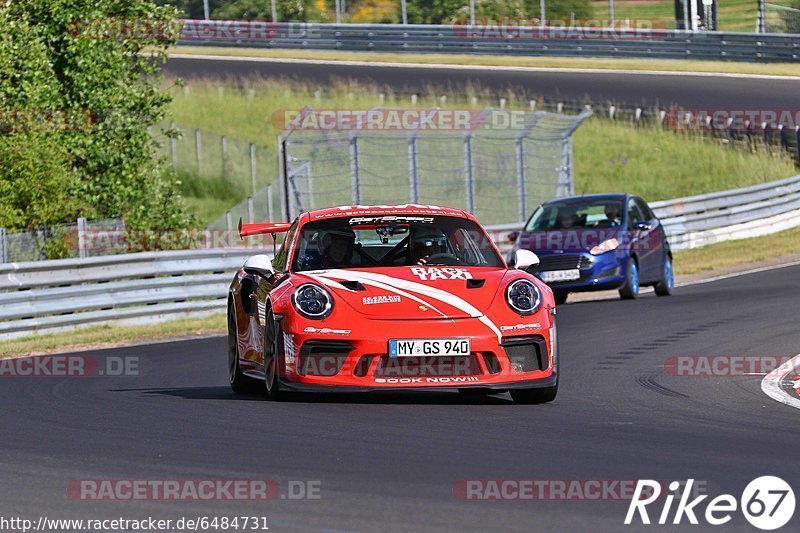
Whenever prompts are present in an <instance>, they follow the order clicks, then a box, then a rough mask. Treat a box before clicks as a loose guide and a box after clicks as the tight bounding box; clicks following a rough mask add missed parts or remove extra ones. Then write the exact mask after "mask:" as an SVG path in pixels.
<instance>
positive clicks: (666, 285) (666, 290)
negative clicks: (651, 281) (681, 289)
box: [656, 257, 675, 296]
mask: <svg viewBox="0 0 800 533" xmlns="http://www.w3.org/2000/svg"><path fill="white" fill-rule="evenodd" d="M674 288H675V273H674V272H673V271H672V259H670V258H669V257H667V259H666V260H665V261H664V272H663V274H662V276H661V280H660V281H659V282H658V283H657V284H656V294H657V295H659V296H669V295H670V294H672V289H674Z"/></svg>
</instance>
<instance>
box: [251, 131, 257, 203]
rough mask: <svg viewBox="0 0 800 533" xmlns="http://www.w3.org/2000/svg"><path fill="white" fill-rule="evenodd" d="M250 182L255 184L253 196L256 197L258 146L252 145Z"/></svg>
mask: <svg viewBox="0 0 800 533" xmlns="http://www.w3.org/2000/svg"><path fill="white" fill-rule="evenodd" d="M250 181H251V182H252V184H253V192H252V194H253V196H255V195H256V190H257V186H256V145H255V144H253V143H250Z"/></svg>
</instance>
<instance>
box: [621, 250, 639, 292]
mask: <svg viewBox="0 0 800 533" xmlns="http://www.w3.org/2000/svg"><path fill="white" fill-rule="evenodd" d="M627 272H628V274H627V276H626V277H625V284H624V285H623V286H622V287H621V288H620V289H619V295H620V297H621V298H622V299H623V300H633V299H634V298H636V297H637V296H639V268H638V267H637V266H636V261H634V260H633V259H628V268H627Z"/></svg>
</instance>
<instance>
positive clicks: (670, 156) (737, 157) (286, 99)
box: [171, 79, 796, 223]
mask: <svg viewBox="0 0 800 533" xmlns="http://www.w3.org/2000/svg"><path fill="white" fill-rule="evenodd" d="M187 87H188V88H187V89H186V90H183V89H174V100H173V103H172V106H171V112H172V115H173V118H174V121H175V122H176V124H178V125H181V126H184V127H188V128H200V129H202V130H204V131H207V132H215V133H217V134H220V135H227V136H228V137H229V138H230V139H232V140H233V139H239V140H246V141H249V142H253V143H256V144H258V145H260V146H263V147H264V149H263V154H262V155H263V159H262V160H260V161H259V165H258V168H259V169H260V173H259V180H260V183H262V184H263V183H269V182H271V181H272V180H273V179H274V178H275V176H277V169H278V165H277V157H276V156H277V136H278V134H279V133H280V131H281V129H282V123H281V122H280V120H277V121H276V120H275V117H274V116H273V114H274V113H276V112H278V111H279V110H299V109H301V108H302V107H303V106H305V105H310V106H312V107H315V108H317V109H368V108H370V107H373V106H377V105H383V106H385V107H389V108H391V107H411V106H412V104H411V101H410V96H408V95H399V94H395V93H390V92H386V93H385V94H384V99H383V101H382V102H381V101H380V99H379V89H377V88H375V87H372V86H368V85H367V86H365V85H359V84H357V83H355V82H344V81H342V82H339V83H335V84H333V85H332V86H329V87H325V88H321V87H317V86H314V85H309V84H298V83H290V82H286V81H275V80H272V81H264V80H255V79H254V80H245V81H244V82H243V83H242V85H241V87H237V86H236V85H234V84H232V83H220V82H215V81H192V82H190V83H189V85H188V86H187ZM439 96H440V92H436V91H434V90H429V91H426V92H425V93H424V94H421V95H419V99H418V101H417V104H416V106H417V107H426V108H431V107H436V106H440V105H441V101H440V100H439ZM506 96H507V98H508V105H509V106H510V107H525V106H527V104H528V102H527V101H523V100H521V99H516V100H515V99H514V95H513V94H507V95H506ZM473 98H475V99H476V100H475V101H474V102H473ZM492 105H497V103H496V101H495V100H493V99H492V97H491V96H490V94H489V93H488V92H486V91H484V90H482V89H480V88H478V87H465V88H464V89H463V93H462V94H459V95H456V94H452V93H451V94H449V95H448V98H447V101H446V104H445V106H446V107H453V108H476V109H477V108H484V107H487V106H492ZM457 144H458V146H457V147H456V148H453V147H452V146H451V147H449V148H451V149H449V150H444V149H443V150H442V152H441V153H439V154H427V160H428V161H431V160H432V159H434V160H435V159H438V160H439V161H437V163H438V165H437V168H438V167H442V168H443V169H445V167H447V165H448V162H449V159H452V160H453V161H455V163H454V164H456V163H457V164H458V165H461V163H462V162H463V155H462V154H463V152H462V151H461V150H462V148H461V144H460V142H459V143H457ZM232 145H233V144H232V141H230V142H229V147H230V146H232ZM242 146H245V147H246V146H247V144H246V143H242ZM420 146H422V144H420ZM574 148H575V151H574V153H575V173H576V174H575V181H576V192H579V193H589V192H610V191H629V192H633V193H636V194H640V195H641V196H643V197H644V198H646V199H648V200H660V199H667V198H675V197H680V196H688V195H692V194H702V193H706V192H713V191H718V190H723V189H729V188H735V187H742V186H746V185H753V184H756V183H761V182H763V181H767V180H773V179H780V178H785V177H787V176H791V175H793V174H795V173H796V171H795V169H794V164H793V162H792V160H791V158H790V157H788V156H787V155H786V154H784V153H782V152H780V151H778V152H777V153H768V152H767V151H766V150H765V149H763V148H761V149H756V150H748V149H742V148H740V147H734V146H730V145H725V144H723V143H722V142H721V141H718V140H710V139H705V138H701V137H697V136H693V135H688V134H685V133H675V132H672V131H664V130H662V129H661V128H660V127H658V126H643V127H640V128H635V127H633V126H632V125H630V124H628V123H625V122H612V121H610V120H607V119H604V118H599V117H593V118H592V119H590V120H589V121H587V122H586V123H585V124H584V125H583V126H581V128H579V129H578V131H577V132H576V134H575V137H574ZM295 150H299V148H296V149H295ZM422 150H423V148H420V157H422V156H423V155H425V154H423V153H422ZM453 150H456V151H457V152H458V153H455V152H453ZM182 151H186V152H188V155H187V156H186V158H187V159H186V162H185V165H184V166H183V167H182V168H187V169H189V170H187V171H186V172H185V173H184V175H183V176H182V181H183V182H184V183H183V185H182V187H183V193H184V195H185V197H186V199H187V203H188V204H189V206H190V207H191V208H192V209H194V210H195V214H196V215H197V216H198V218H199V219H200V220H204V221H205V220H210V219H213V217H215V216H218V215H220V214H222V213H224V210H225V209H226V207H230V206H232V205H233V204H234V203H236V201H237V200H240V199H242V198H244V197H245V196H246V195H247V191H248V190H249V180H250V175H249V167H248V162H249V158H248V157H247V154H244V153H240V154H239V156H237V157H236V158H233V156H231V157H232V159H236V161H239V164H238V167H237V168H238V173H237V176H238V177H237V178H235V179H233V178H231V177H230V176H229V179H228V180H227V181H225V180H222V179H221V178H220V175H219V172H217V173H216V174H214V173H213V172H212V173H210V174H204V175H202V176H201V178H198V179H193V178H192V177H191V174H192V171H191V169H192V168H193V165H194V163H193V162H192V161H191V158H192V157H193V155H192V154H193V151H194V144H193V133H192V134H190V135H186V138H185V139H184V141H182V142H181V143H180V145H179V152H181V153H182ZM245 151H246V150H245ZM240 152H241V150H240ZM400 152H402V153H400ZM450 152H453V153H450ZM260 153H261V152H260ZM295 153H297V152H295ZM342 153H343V154H345V155H346V150H345V151H344V152H342ZM392 153H393V154H394V152H392ZM328 155H330V154H328ZM341 155H342V154H339V156H340V157H339V159H342V158H341ZM317 156H320V154H317ZM509 157H511V158H512V160H513V154H512V155H511V156H509ZM405 158H406V155H405V150H404V149H403V150H400V151H399V152H398V153H397V154H394V155H392V156H391V157H390V156H387V157H386V158H384V159H382V160H367V159H366V157H365V160H364V161H363V162H364V164H365V168H369V167H370V165H378V167H377V168H379V169H380V170H381V171H382V172H390V173H392V175H393V176H394V175H395V174H397V177H399V179H400V180H401V181H398V183H401V182H402V180H404V179H405V178H403V177H402V176H403V175H405V174H404V173H405V172H407V168H406V165H407V163H406V159H405ZM448 158H449V159H448ZM208 159H209V157H208V156H207V155H206V156H204V162H205V163H206V164H209V165H211V164H212V163H211V162H209V161H208ZM345 164H349V163H347V162H346V161H344V160H338V159H337V160H331V161H329V162H327V163H324V164H320V163H317V166H316V167H315V174H316V175H324V174H325V173H326V172H329V173H334V171H336V172H338V174H342V173H345V174H347V173H348V172H349V171H348V170H342V169H341V168H339V167H341V166H342V165H345ZM230 165H231V166H232V167H235V166H236V165H233V162H231V163H230ZM212 166H213V165H212ZM511 167H513V164H512V165H511ZM511 167H509V169H506V170H507V171H508V172H506V173H513V168H511ZM373 170H374V168H373ZM428 174H430V172H429V173H428ZM369 176H370V174H369V173H368V172H365V173H364V180H365V183H366V181H367V180H368V179H369ZM448 176H449V174H448V173H447V171H446V169H445V170H443V171H442V172H441V176H440V177H439V178H438V179H439V181H440V182H441V183H444V182H445V181H447V180H449V177H448ZM450 177H452V176H450ZM421 179H429V176H428V177H427V178H426V176H425V175H424V173H423V175H422V176H421ZM450 181H453V183H452V184H450V183H449V182H448V185H447V187H448V188H447V189H446V190H445V188H444V187H442V192H441V193H440V196H441V198H428V199H426V201H429V202H432V203H437V202H439V203H444V204H451V205H454V206H455V207H458V206H459V203H458V202H460V201H461V200H460V198H461V197H462V196H463V193H462V192H460V191H463V185H462V183H463V179H461V178H453V180H450ZM456 181H458V183H455V182H456ZM501 181H502V179H501V178H500V177H498V180H497V182H498V183H497V184H496V185H497V186H494V185H493V186H492V187H490V188H489V189H487V188H486V184H484V185H483V189H480V188H479V190H478V191H477V193H478V204H479V208H482V210H483V212H482V213H481V212H479V216H480V217H483V218H486V217H488V218H486V221H487V223H493V222H494V221H492V220H490V219H491V218H492V215H494V214H497V213H498V212H501V211H502V208H503V206H502V205H500V204H497V205H495V204H496V202H497V201H499V200H497V201H496V200H494V199H492V198H495V197H496V198H499V197H500V196H503V194H505V193H504V192H503V191H502V190H501V189H500V187H501V186H503V185H502V183H501ZM321 183H322V182H319V183H317V185H316V186H315V187H318V186H319V187H322V188H321V189H318V190H317V192H320V191H322V190H324V187H325V186H328V189H329V192H330V195H329V196H328V198H326V200H327V203H348V202H349V181H348V183H346V184H340V183H338V182H337V183H335V184H333V183H330V182H329V183H327V184H321ZM509 183H510V182H509ZM374 185H375V186H382V187H384V190H383V195H384V197H385V200H384V201H404V200H405V199H406V198H407V188H406V187H399V186H397V187H393V188H389V187H387V186H386V185H385V184H384V183H380V184H379V183H377V182H376V183H375V184H374ZM511 185H513V184H511V183H510V185H509V186H511ZM423 187H424V184H422V186H421V189H422V190H424V188H423ZM395 189H396V190H395ZM401 189H402V190H401ZM501 193H502V194H501ZM508 194H512V195H513V191H512V192H511V193H508ZM454 195H455V196H454ZM395 196H397V198H395ZM507 198H508V196H507V195H506V199H507ZM226 203H227V205H226ZM487 210H488V211H487ZM483 218H482V219H483Z"/></svg>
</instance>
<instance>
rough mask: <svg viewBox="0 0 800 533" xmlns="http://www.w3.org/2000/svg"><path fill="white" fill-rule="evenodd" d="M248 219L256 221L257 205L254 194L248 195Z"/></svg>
mask: <svg viewBox="0 0 800 533" xmlns="http://www.w3.org/2000/svg"><path fill="white" fill-rule="evenodd" d="M247 220H248V221H249V222H250V223H251V224H252V223H253V222H255V221H256V206H255V202H254V201H253V197H252V196H248V197H247Z"/></svg>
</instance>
